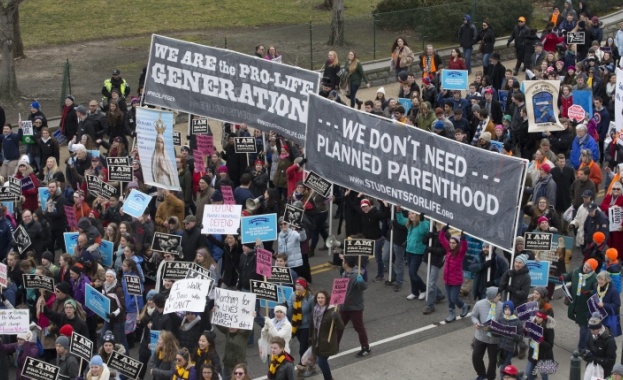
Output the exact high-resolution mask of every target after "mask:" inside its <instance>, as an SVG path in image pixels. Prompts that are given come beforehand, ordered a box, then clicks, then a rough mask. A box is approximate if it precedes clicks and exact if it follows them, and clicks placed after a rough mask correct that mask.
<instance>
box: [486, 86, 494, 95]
mask: <svg viewBox="0 0 623 380" xmlns="http://www.w3.org/2000/svg"><path fill="white" fill-rule="evenodd" d="M485 94H493V89H492V88H491V87H489V88H488V89H486V90H485Z"/></svg>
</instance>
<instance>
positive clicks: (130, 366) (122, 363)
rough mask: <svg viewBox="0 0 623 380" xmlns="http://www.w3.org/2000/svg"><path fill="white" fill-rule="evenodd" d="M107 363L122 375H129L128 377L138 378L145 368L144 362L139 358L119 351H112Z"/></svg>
mask: <svg viewBox="0 0 623 380" xmlns="http://www.w3.org/2000/svg"><path fill="white" fill-rule="evenodd" d="M106 365H107V366H108V368H110V369H114V370H116V371H118V372H119V373H121V374H122V375H125V376H127V378H128V379H138V375H139V373H141V369H142V368H143V363H141V362H140V361H139V360H136V359H132V358H131V357H129V356H126V355H123V354H122V353H119V352H117V351H113V352H112V354H111V355H110V358H108V363H106Z"/></svg>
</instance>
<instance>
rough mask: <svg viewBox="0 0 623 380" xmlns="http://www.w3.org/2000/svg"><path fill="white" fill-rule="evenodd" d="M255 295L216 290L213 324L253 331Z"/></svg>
mask: <svg viewBox="0 0 623 380" xmlns="http://www.w3.org/2000/svg"><path fill="white" fill-rule="evenodd" d="M254 312H255V294H252V293H243V292H235V291H233V290H226V289H221V288H215V289H214V312H213V313H212V323H213V324H215V325H218V326H224V327H231V328H236V329H242V330H252V329H253V313H254Z"/></svg>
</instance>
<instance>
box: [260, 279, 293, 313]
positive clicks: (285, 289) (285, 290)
mask: <svg viewBox="0 0 623 380" xmlns="http://www.w3.org/2000/svg"><path fill="white" fill-rule="evenodd" d="M292 293H294V288H293V287H291V286H288V285H277V297H279V300H278V301H277V302H275V301H267V300H263V299H260V306H261V307H267V306H268V308H269V309H270V311H271V312H272V310H273V309H274V308H275V306H277V305H281V304H283V303H285V302H287V301H288V300H289V299H290V296H291V295H292Z"/></svg>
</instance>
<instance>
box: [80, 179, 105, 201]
mask: <svg viewBox="0 0 623 380" xmlns="http://www.w3.org/2000/svg"><path fill="white" fill-rule="evenodd" d="M84 179H85V180H86V182H87V190H88V192H89V194H91V195H92V196H94V197H99V196H101V195H102V181H101V180H100V179H99V177H98V176H96V175H92V174H85V175H84Z"/></svg>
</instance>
